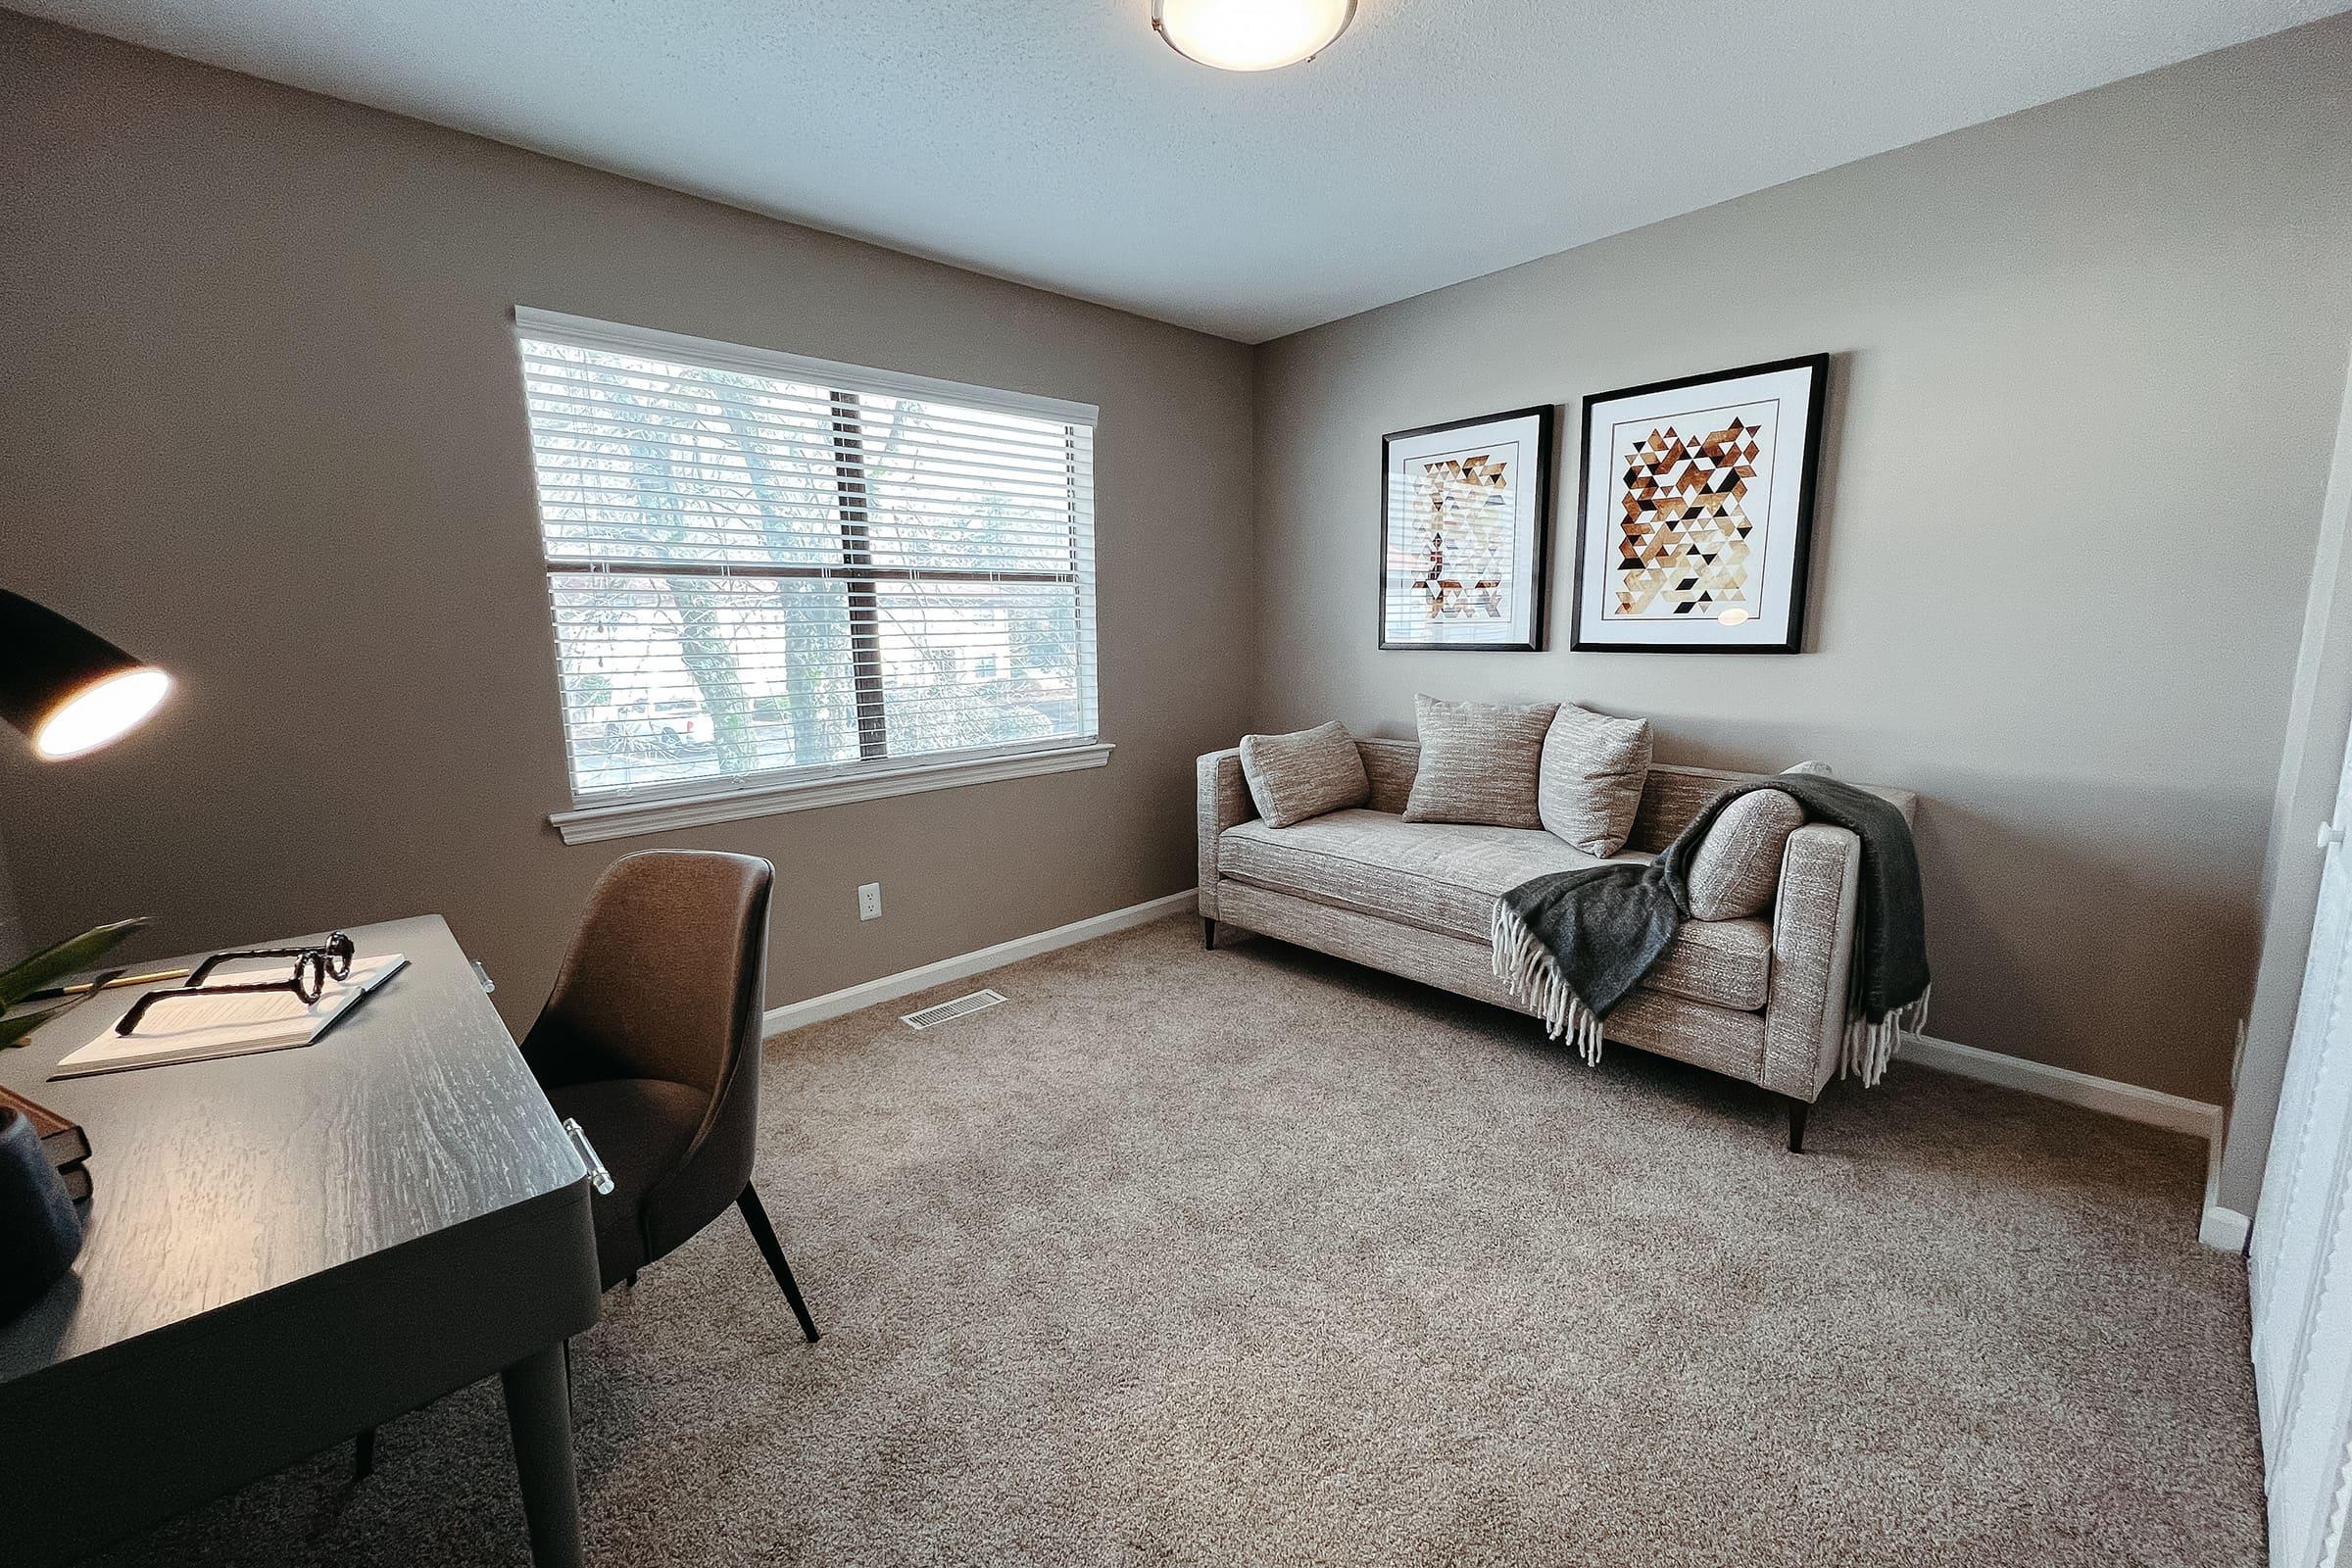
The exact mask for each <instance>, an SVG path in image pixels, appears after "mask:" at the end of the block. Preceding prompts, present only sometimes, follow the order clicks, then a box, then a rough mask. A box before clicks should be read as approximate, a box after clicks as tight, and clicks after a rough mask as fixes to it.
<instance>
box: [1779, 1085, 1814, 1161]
mask: <svg viewBox="0 0 2352 1568" xmlns="http://www.w3.org/2000/svg"><path fill="white" fill-rule="evenodd" d="M1783 1098H1785V1099H1787V1100H1788V1102H1789V1152H1790V1153H1791V1154H1801V1153H1803V1152H1805V1115H1806V1113H1807V1112H1809V1111H1810V1110H1812V1108H1813V1103H1812V1102H1811V1101H1809V1100H1799V1099H1797V1098H1796V1097H1795V1096H1793V1095H1789V1096H1785V1097H1783Z"/></svg>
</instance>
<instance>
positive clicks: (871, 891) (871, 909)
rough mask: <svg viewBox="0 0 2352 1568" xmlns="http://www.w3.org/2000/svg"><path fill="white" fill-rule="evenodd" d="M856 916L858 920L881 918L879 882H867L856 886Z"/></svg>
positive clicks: (880, 885) (880, 886) (880, 887)
mask: <svg viewBox="0 0 2352 1568" xmlns="http://www.w3.org/2000/svg"><path fill="white" fill-rule="evenodd" d="M881 918H882V884H881V883H879V882H867V883H863V884H861V885H860V886H859V887H858V919H860V920H879V919H881Z"/></svg>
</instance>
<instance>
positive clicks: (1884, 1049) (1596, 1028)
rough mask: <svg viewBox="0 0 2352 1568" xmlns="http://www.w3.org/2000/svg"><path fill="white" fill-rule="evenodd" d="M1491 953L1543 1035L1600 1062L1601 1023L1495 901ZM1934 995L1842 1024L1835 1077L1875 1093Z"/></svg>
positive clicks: (1498, 975) (1920, 1025)
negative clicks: (1876, 1017)
mask: <svg viewBox="0 0 2352 1568" xmlns="http://www.w3.org/2000/svg"><path fill="white" fill-rule="evenodd" d="M1489 937H1490V940H1491V943H1492V945H1493V948H1494V951H1495V979H1497V980H1500V981H1501V982H1502V983H1503V986H1504V988H1505V989H1506V990H1508V991H1509V992H1510V994H1511V995H1512V996H1514V997H1516V998H1518V999H1519V1000H1520V1001H1521V1002H1524V1003H1526V1004H1527V1005H1528V1006H1529V1007H1531V1008H1533V1009H1534V1011H1535V1014H1536V1016H1537V1017H1539V1018H1541V1019H1543V1020H1544V1034H1545V1035H1546V1036H1547V1037H1548V1038H1550V1039H1553V1040H1558V1039H1560V1038H1562V1037H1563V1036H1565V1037H1568V1038H1569V1039H1570V1040H1571V1041H1572V1042H1573V1043H1574V1045H1575V1046H1576V1052H1577V1054H1578V1055H1580V1056H1582V1057H1584V1058H1585V1060H1586V1061H1588V1062H1590V1063H1593V1065H1596V1066H1597V1065H1598V1064H1599V1062H1600V1020H1599V1019H1598V1018H1595V1017H1594V1016H1593V1009H1592V1008H1590V1007H1588V1006H1586V1005H1585V1004H1584V1002H1583V1000H1582V999H1581V998H1579V997H1578V996H1577V994H1576V993H1575V992H1574V991H1573V990H1571V989H1569V985H1568V982H1567V981H1566V980H1565V979H1564V978H1562V977H1561V974H1560V966H1559V964H1558V963H1557V962H1556V961H1555V960H1554V959H1553V957H1552V956H1551V953H1550V951H1549V950H1548V949H1546V948H1545V947H1544V944H1543V943H1541V942H1539V941H1538V940H1537V939H1536V934H1535V933H1534V932H1532V931H1530V930H1529V929H1528V928H1527V922H1526V921H1524V920H1522V919H1520V918H1519V916H1518V915H1516V914H1514V913H1513V912H1512V911H1511V907H1510V906H1509V905H1508V904H1506V903H1505V902H1504V901H1502V900H1501V899H1496V900H1495V918H1494V921H1493V923H1492V926H1491V929H1490V931H1489ZM1934 995H1935V989H1934V988H1933V987H1931V988H1929V989H1928V990H1927V991H1925V992H1923V993H1921V995H1920V999H1919V1000H1918V1001H1917V1002H1914V1003H1912V1004H1911V1005H1909V1006H1907V1007H1897V1008H1895V1009H1894V1010H1893V1011H1892V1012H1889V1013H1888V1014H1887V1016H1886V1017H1884V1018H1881V1019H1880V1020H1879V1021H1878V1022H1876V1023H1872V1022H1871V1021H1870V1020H1869V1019H1867V1018H1865V1017H1863V1016H1862V1015H1861V1013H1860V1012H1858V1011H1857V1012H1855V1013H1853V1014H1852V1015H1851V1016H1849V1017H1848V1018H1847V1019H1846V1024H1845V1051H1844V1055H1843V1058H1842V1059H1841V1060H1840V1061H1839V1062H1838V1077H1840V1078H1844V1077H1847V1076H1849V1075H1853V1076H1859V1077H1860V1078H1861V1080H1862V1085H1863V1087H1864V1088H1866V1089H1868V1088H1875V1087H1877V1085H1878V1082H1879V1080H1880V1079H1881V1078H1884V1077H1885V1076H1887V1063H1888V1062H1890V1061H1892V1060H1893V1059H1894V1053H1895V1051H1896V1049H1897V1048H1898V1047H1900V1046H1901V1045H1902V1043H1903V1037H1904V1036H1906V1035H1909V1036H1912V1037H1914V1038H1916V1037H1917V1036H1918V1035H1919V1033H1920V1032H1921V1031H1922V1030H1924V1029H1926V1028H1927V1026H1928V1002H1929V999H1930V998H1932V997H1933V996H1934Z"/></svg>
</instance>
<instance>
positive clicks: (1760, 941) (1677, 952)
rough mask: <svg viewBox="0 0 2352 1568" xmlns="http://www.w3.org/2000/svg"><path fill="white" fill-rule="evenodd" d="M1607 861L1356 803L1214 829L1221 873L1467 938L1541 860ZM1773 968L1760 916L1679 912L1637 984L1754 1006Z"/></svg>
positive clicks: (1747, 1008) (1494, 830)
mask: <svg viewBox="0 0 2352 1568" xmlns="http://www.w3.org/2000/svg"><path fill="white" fill-rule="evenodd" d="M1611 858H1613V859H1617V860H1633V861H1645V860H1647V859H1648V858H1649V857H1648V856H1646V855H1640V854H1632V853H1628V854H1625V855H1619V856H1614V857H1611ZM1606 863H1607V861H1604V860H1602V859H1600V858H1596V857H1594V856H1591V855H1587V854H1585V853H1584V852H1583V851H1581V850H1577V849H1574V848H1571V847H1570V846H1569V845H1566V844H1563V843H1561V842H1560V841H1559V840H1558V839H1556V838H1554V837H1553V836H1552V835H1551V834H1549V833H1546V832H1544V831H1543V830H1542V829H1540V828H1511V827H1477V826H1469V825H1465V824H1461V823H1452V822H1407V821H1406V820H1405V819H1404V818H1403V817H1401V816H1397V815H1393V814H1391V813H1390V812H1387V811H1370V810H1361V809H1355V810H1346V811H1333V812H1331V813H1330V814H1329V815H1327V816H1318V817H1315V818H1314V819H1312V820H1311V821H1306V822H1300V823H1299V824H1297V825H1296V826H1293V827H1279V828H1278V827H1268V826H1267V825H1266V824H1265V822H1264V821H1263V820H1262V819H1260V820H1252V821H1249V822H1244V823H1242V824H1241V825H1240V826H1238V827H1232V828H1228V829H1226V831H1225V833H1224V834H1223V836H1221V837H1220V838H1219V839H1218V840H1217V874H1218V875H1219V876H1226V877H1231V878H1233V879H1234V880H1235V881H1237V882H1247V883H1249V884H1250V885H1251V886H1253V887H1261V888H1267V889H1270V890H1272V891H1274V892H1277V893H1289V894H1293V895H1295V896H1297V897H1299V898H1304V899H1312V900H1314V901H1315V902H1316V903H1318V904H1328V905H1331V906H1333V907H1338V908H1344V909H1360V910H1363V911H1364V912H1366V913H1369V914H1377V915H1380V916H1382V917H1383V918H1385V919H1390V920H1396V921H1398V922H1400V923H1402V924H1405V925H1410V926H1417V927H1419V928H1420V929H1421V930H1424V931H1437V932H1442V933H1444V934H1446V935H1447V936H1455V937H1462V938H1465V939H1467V940H1469V941H1472V942H1485V941H1486V940H1488V933H1489V931H1490V929H1491V926H1492V923H1493V921H1494V918H1495V899H1496V898H1497V897H1498V896H1500V895H1501V894H1502V892H1503V891H1504V890H1505V889H1508V888H1514V887H1517V886H1518V885H1519V884H1520V883H1522V882H1525V881H1526V880H1527V879H1528V878H1530V877H1535V876H1542V875H1543V874H1544V873H1545V872H1547V871H1573V870H1577V869H1580V868H1581V867H1584V866H1590V865H1602V864H1606ZM1771 978H1772V928H1771V927H1770V926H1769V925H1767V924H1766V923H1765V922H1764V921H1762V920H1686V921H1684V922H1683V928H1682V931H1681V932H1680V934H1678V935H1677V936H1676V937H1675V940H1674V946H1673V947H1671V948H1668V949H1667V950H1666V956H1665V957H1663V958H1661V959H1659V960H1658V966H1657V967H1656V968H1654V969H1652V970H1651V971H1650V972H1649V974H1648V976H1647V977H1646V978H1645V979H1644V980H1643V981H1642V984H1643V985H1644V986H1645V987H1646V988H1648V989H1649V990H1652V991H1658V992H1663V993H1665V994H1666V995H1668V996H1675V997H1682V998H1685V999H1687V1000H1689V1001H1691V1002H1703V1003H1707V1004H1709V1005H1713V1006H1718V1007H1735V1008H1738V1009H1739V1010H1740V1011H1742V1012H1753V1011H1755V1010H1757V1009H1758V1008H1760V1007H1762V1006H1763V1005H1764V1002H1765V997H1766V992H1767V989H1768V987H1769V985H1770V983H1771Z"/></svg>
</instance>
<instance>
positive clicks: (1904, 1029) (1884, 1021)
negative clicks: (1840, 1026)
mask: <svg viewBox="0 0 2352 1568" xmlns="http://www.w3.org/2000/svg"><path fill="white" fill-rule="evenodd" d="M1935 994H1936V988H1935V987H1933V986H1930V987H1929V988H1928V989H1927V990H1926V991H1923V992H1921V993H1920V997H1919V1000H1918V1001H1917V1002H1914V1003H1912V1004H1911V1005H1909V1006H1907V1007H1897V1008H1895V1009H1894V1010H1893V1011H1892V1012H1890V1013H1888V1014H1887V1016H1886V1017H1884V1018H1881V1019H1880V1020H1879V1021H1878V1022H1877V1023H1872V1022H1871V1021H1870V1020H1868V1019H1867V1018H1864V1017H1863V1016H1862V1015H1861V1014H1860V1013H1855V1014H1854V1015H1853V1016H1852V1017H1850V1018H1848V1019H1847V1020H1846V1025H1845V1059H1844V1060H1842V1061H1840V1062H1839V1063H1838V1077H1840V1078H1843V1077H1845V1076H1846V1075H1847V1074H1849V1073H1853V1074H1858V1075H1859V1076H1860V1077H1861V1079H1862V1087H1863V1088H1865V1089H1870V1088H1875V1087H1876V1086H1877V1084H1878V1081H1879V1080H1880V1079H1881V1078H1884V1077H1885V1076H1886V1075H1887V1063H1888V1062H1890V1061H1892V1060H1893V1059H1894V1053H1895V1048H1896V1047H1898V1046H1900V1045H1901V1044H1902V1043H1903V1037H1904V1036H1905V1035H1910V1036H1912V1037H1914V1038H1917V1036H1918V1035H1919V1033H1920V1031H1921V1030H1923V1029H1925V1028H1927V1026H1928V999H1929V998H1931V997H1933V996H1934V995H1935Z"/></svg>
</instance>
